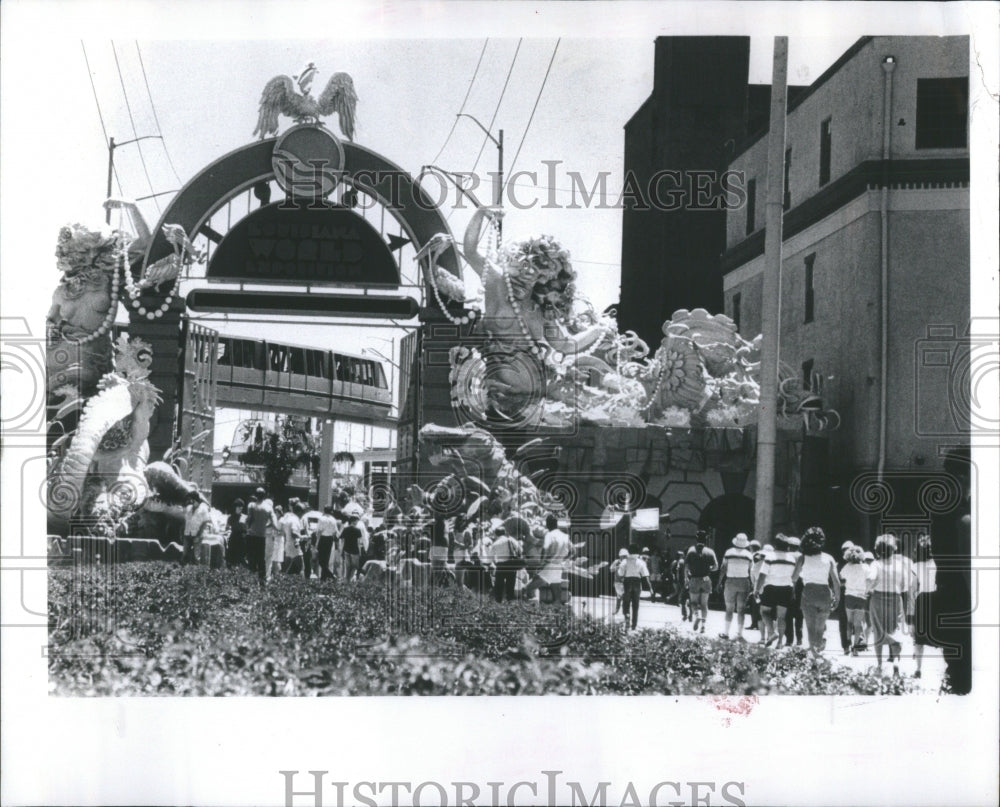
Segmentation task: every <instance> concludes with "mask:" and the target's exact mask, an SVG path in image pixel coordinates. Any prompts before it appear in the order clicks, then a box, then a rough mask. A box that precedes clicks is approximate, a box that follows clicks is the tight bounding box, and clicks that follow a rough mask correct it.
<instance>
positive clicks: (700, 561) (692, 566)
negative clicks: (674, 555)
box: [684, 530, 719, 633]
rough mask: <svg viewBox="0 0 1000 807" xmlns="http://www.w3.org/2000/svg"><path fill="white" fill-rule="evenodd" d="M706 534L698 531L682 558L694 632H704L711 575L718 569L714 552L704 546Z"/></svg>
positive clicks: (710, 588) (710, 590)
mask: <svg viewBox="0 0 1000 807" xmlns="http://www.w3.org/2000/svg"><path fill="white" fill-rule="evenodd" d="M705 538H706V533H705V532H704V531H702V530H699V531H698V534H697V537H696V538H695V544H694V546H693V547H691V548H690V549H689V550H688V553H687V555H686V556H685V558H684V574H685V575H686V576H687V583H688V591H689V593H690V597H691V608H692V613H693V614H694V615H695V617H694V625H693V628H694V630H696V631H697V630H700V631H701V633H704V632H705V623H706V622H707V621H708V596H709V594H711V593H712V573H713V572H715V571H717V570H718V568H719V561H718V558H716V557H715V552H714V551H712V550H711V549H709V547H707V546H705Z"/></svg>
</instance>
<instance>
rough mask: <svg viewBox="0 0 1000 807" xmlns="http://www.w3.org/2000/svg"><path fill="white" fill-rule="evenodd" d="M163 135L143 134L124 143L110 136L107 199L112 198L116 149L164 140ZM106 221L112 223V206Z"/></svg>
mask: <svg viewBox="0 0 1000 807" xmlns="http://www.w3.org/2000/svg"><path fill="white" fill-rule="evenodd" d="M162 139H163V135H143V136H142V137H137V138H135V139H134V140H126V141H124V142H123V143H116V142H115V139H114V138H113V137H109V138H108V190H107V193H105V194H104V198H105V199H110V198H111V179H112V177H113V176H114V173H115V149H116V148H120V147H121V146H129V145H131V144H132V143H138V142H139V141H140V140H162ZM172 192H173V191H165V193H172ZM162 195H163V194H160V193H154V194H153V195H152V196H145V197H143V198H145V199H152V198H153V196H162ZM104 223H105V224H110V223H111V208H108V209H107V212H106V213H105V214H104Z"/></svg>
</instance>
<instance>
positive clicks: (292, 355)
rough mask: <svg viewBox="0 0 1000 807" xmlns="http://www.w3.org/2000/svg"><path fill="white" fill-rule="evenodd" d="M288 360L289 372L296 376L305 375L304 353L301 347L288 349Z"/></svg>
mask: <svg viewBox="0 0 1000 807" xmlns="http://www.w3.org/2000/svg"><path fill="white" fill-rule="evenodd" d="M288 360H289V366H290V367H291V370H292V372H293V373H295V374H296V375H305V374H306V351H305V349H304V348H301V347H293V348H289V349H288Z"/></svg>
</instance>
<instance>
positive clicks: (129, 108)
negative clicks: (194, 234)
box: [111, 40, 163, 213]
mask: <svg viewBox="0 0 1000 807" xmlns="http://www.w3.org/2000/svg"><path fill="white" fill-rule="evenodd" d="M111 52H112V53H113V54H114V56H115V69H117V70H118V81H119V82H120V83H121V85H122V95H124V96H125V109H126V110H127V111H128V119H129V123H131V124H132V137H134V138H135V139H136V141H137V142H136V144H135V147H136V149H138V151H139V161H140V162H141V163H142V172H143V173H144V174H145V175H146V182H147V183H148V184H149V192H150V194H155V193H156V188H154V187H153V180H152V179H150V176H149V168H148V166H147V165H146V157H145V155H144V154H143V153H142V144H141V143H139V142H138V140H139V131H138V129H136V128H135V118H134V117H132V105H131V104H130V103H129V101H128V92H127V91H126V90H125V77H124V76H123V75H122V66H121V63H120V62H119V61H118V49H117V48H116V47H115V43H114V40H112V41H111ZM152 199H153V204H155V205H156V212H157V213H162V212H163V211H162V210H160V203H159V201H157V199H156V197H155V196H153V197H152Z"/></svg>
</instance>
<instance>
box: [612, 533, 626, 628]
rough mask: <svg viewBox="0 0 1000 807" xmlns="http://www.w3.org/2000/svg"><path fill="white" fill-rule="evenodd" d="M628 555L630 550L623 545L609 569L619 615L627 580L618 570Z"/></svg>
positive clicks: (616, 611) (616, 609) (616, 610)
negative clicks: (620, 575)
mask: <svg viewBox="0 0 1000 807" xmlns="http://www.w3.org/2000/svg"><path fill="white" fill-rule="evenodd" d="M627 557H628V550H627V549H626V548H625V547H622V548H621V549H619V550H618V557H617V558H615V560H614V561H612V563H611V568H610V569H609V571H610V572H611V581H612V584H613V586H614V589H615V615H617V614H618V612H619V611H620V610H621V609H622V597H623V596H624V594H625V580H624V578H622V577H619V575H618V570H619V569H620V568H621V565H622V564H623V563H624V562H625V558H627Z"/></svg>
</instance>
